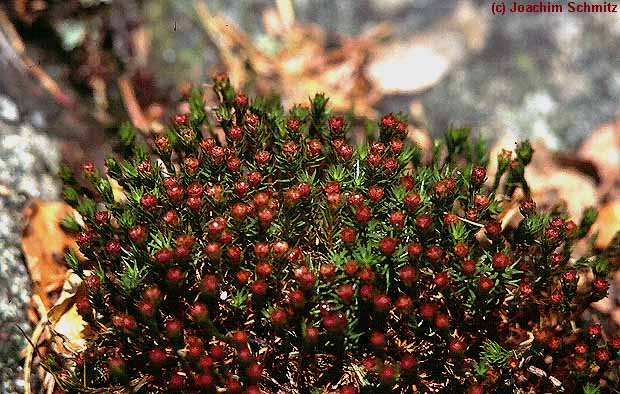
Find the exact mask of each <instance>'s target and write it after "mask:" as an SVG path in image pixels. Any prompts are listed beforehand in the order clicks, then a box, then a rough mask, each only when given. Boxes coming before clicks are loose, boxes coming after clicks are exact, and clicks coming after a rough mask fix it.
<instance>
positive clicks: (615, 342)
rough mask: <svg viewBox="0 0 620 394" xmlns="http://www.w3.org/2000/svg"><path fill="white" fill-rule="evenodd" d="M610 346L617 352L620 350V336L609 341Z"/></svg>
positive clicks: (615, 336)
mask: <svg viewBox="0 0 620 394" xmlns="http://www.w3.org/2000/svg"><path fill="white" fill-rule="evenodd" d="M609 345H610V346H611V347H612V348H614V349H616V350H618V349H620V335H614V336H613V337H611V339H610V340H609Z"/></svg>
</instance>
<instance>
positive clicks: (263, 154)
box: [254, 150, 271, 167]
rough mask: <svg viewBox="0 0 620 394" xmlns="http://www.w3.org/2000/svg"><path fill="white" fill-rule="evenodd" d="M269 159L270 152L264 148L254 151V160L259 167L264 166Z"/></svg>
mask: <svg viewBox="0 0 620 394" xmlns="http://www.w3.org/2000/svg"><path fill="white" fill-rule="evenodd" d="M270 159H271V154H270V153H269V152H267V151H264V150H260V151H258V152H256V154H255V155H254V160H255V161H256V164H257V165H258V166H259V167H264V166H265V165H267V163H269V160H270Z"/></svg>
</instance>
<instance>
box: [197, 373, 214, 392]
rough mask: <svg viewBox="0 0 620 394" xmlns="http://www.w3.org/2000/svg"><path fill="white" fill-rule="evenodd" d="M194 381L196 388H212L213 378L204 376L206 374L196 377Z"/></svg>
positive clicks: (209, 375) (207, 375)
mask: <svg viewBox="0 0 620 394" xmlns="http://www.w3.org/2000/svg"><path fill="white" fill-rule="evenodd" d="M195 381H196V386H198V387H203V388H206V387H212V386H213V384H214V383H215V379H214V378H213V376H212V375H211V374H206V373H202V374H198V375H196V377H195Z"/></svg>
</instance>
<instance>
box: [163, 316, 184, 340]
mask: <svg viewBox="0 0 620 394" xmlns="http://www.w3.org/2000/svg"><path fill="white" fill-rule="evenodd" d="M164 328H165V330H166V334H167V335H168V336H169V337H170V338H177V337H179V336H180V335H181V331H182V330H183V324H182V323H181V321H180V320H179V319H170V320H168V321H166V322H165V323H164Z"/></svg>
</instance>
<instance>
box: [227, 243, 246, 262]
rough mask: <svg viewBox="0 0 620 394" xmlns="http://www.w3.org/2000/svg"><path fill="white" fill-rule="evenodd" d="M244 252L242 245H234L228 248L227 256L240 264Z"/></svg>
mask: <svg viewBox="0 0 620 394" xmlns="http://www.w3.org/2000/svg"><path fill="white" fill-rule="evenodd" d="M242 254H243V250H242V249H241V247H240V246H237V245H232V246H229V247H228V248H227V249H226V256H227V257H228V259H229V260H230V262H231V263H233V264H239V263H240V262H241V255H242Z"/></svg>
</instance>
